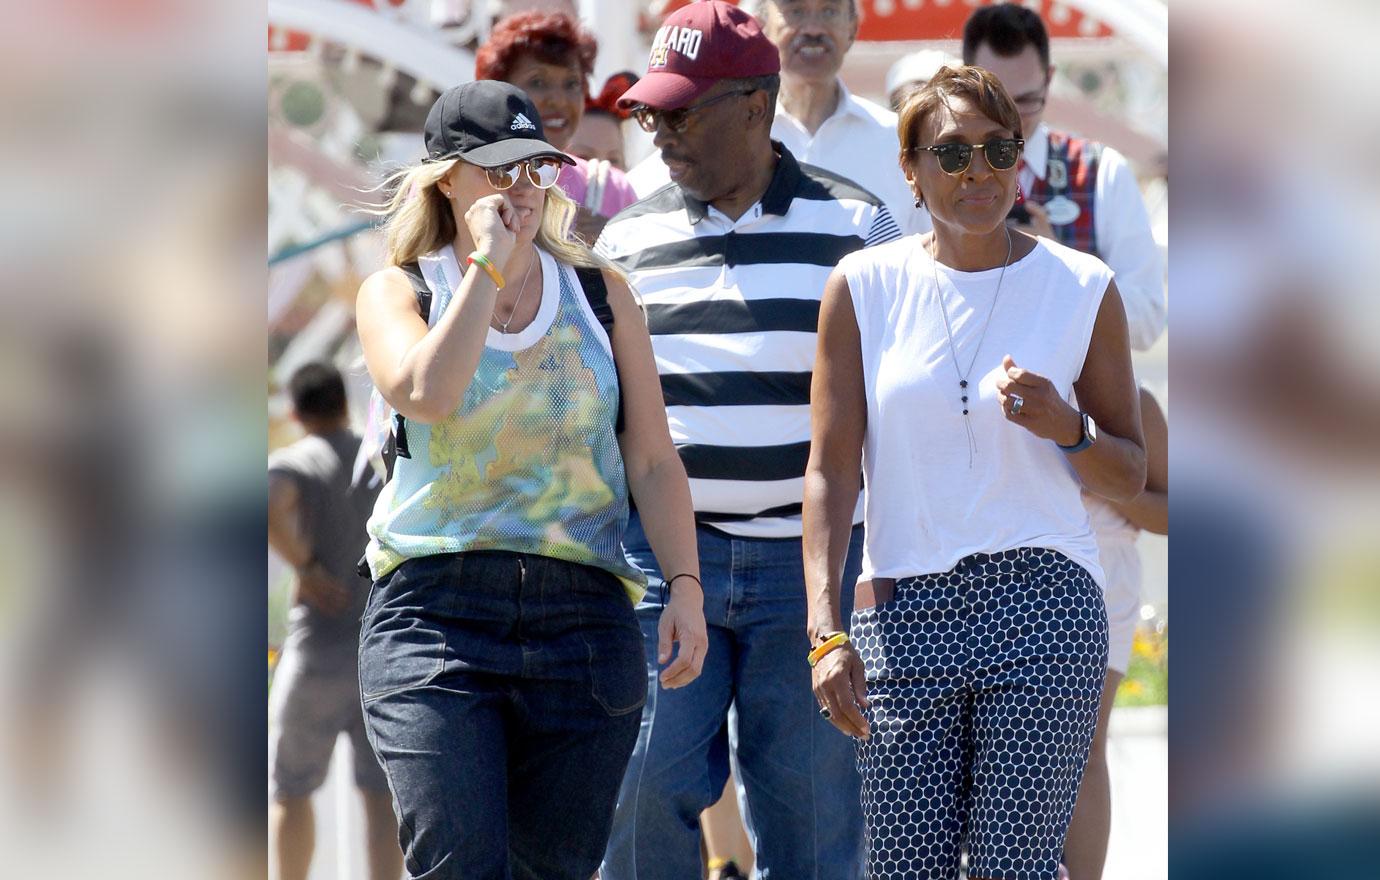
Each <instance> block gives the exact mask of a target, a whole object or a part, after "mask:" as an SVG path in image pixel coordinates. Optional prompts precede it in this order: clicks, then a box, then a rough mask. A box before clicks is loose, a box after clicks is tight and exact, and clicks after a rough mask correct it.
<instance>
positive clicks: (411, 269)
mask: <svg viewBox="0 0 1380 880" xmlns="http://www.w3.org/2000/svg"><path fill="white" fill-rule="evenodd" d="M398 268H399V269H401V270H403V274H405V275H407V280H408V281H411V282H412V291H413V292H414V293H416V294H417V306H418V307H419V308H420V309H421V311H422V320H423V321H427V322H430V321H431V288H430V287H428V286H427V283H426V278H425V277H423V276H422V267H421V266H420V265H418V263H417V261H416V260H413V261H412V262H410V263H403V264H402V265H401V266H399V267H398Z"/></svg>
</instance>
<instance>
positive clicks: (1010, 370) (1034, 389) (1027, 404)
mask: <svg viewBox="0 0 1380 880" xmlns="http://www.w3.org/2000/svg"><path fill="white" fill-rule="evenodd" d="M1001 368H1002V371H1003V372H1002V375H1000V376H998V377H997V402H998V403H999V404H1000V405H1001V410H1002V412H1003V413H1004V414H1005V415H1006V420H1007V421H1009V422H1015V423H1016V424H1018V425H1020V426H1021V427H1022V428H1025V429H1026V430H1027V431H1029V432H1030V433H1032V434H1034V435H1035V436H1036V437H1043V438H1045V439H1046V440H1053V441H1054V442H1055V443H1059V444H1062V445H1064V446H1072V445H1073V444H1075V443H1077V442H1078V438H1079V437H1081V436H1083V423H1082V421H1081V420H1080V419H1079V416H1078V410H1076V409H1074V408H1073V407H1072V406H1069V402H1068V401H1067V400H1064V398H1062V397H1060V396H1059V392H1058V391H1057V390H1056V389H1055V388H1054V383H1053V382H1051V381H1049V380H1048V379H1046V378H1045V377H1044V376H1041V375H1040V374H1038V373H1032V372H1031V371H1029V370H1027V369H1024V368H1022V367H1018V366H1016V362H1015V361H1014V360H1012V359H1011V355H1009V354H1008V355H1007V356H1005V357H1004V358H1002V359H1001Z"/></svg>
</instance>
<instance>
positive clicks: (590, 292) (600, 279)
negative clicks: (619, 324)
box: [575, 267, 623, 434]
mask: <svg viewBox="0 0 1380 880" xmlns="http://www.w3.org/2000/svg"><path fill="white" fill-rule="evenodd" d="M575 275H576V276H577V277H579V279H580V288H581V289H582V290H584V292H585V300H586V301H588V302H589V309H590V311H592V312H594V317H595V318H597V319H598V320H599V325H600V326H602V327H603V328H604V332H605V333H606V334H608V337H609V346H610V347H612V346H613V308H612V307H611V306H610V305H609V288H608V284H607V283H605V281H604V273H603V271H602V270H600V269H596V268H590V267H577V268H576V269H575ZM613 370H614V372H615V373H617V372H618V358H616V357H615V358H614V359H613ZM613 430H614V431H615V432H616V433H619V434H621V433H623V378H622V377H621V376H620V377H619V378H618V417H617V418H616V419H615V420H614V425H613Z"/></svg>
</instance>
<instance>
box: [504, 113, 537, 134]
mask: <svg viewBox="0 0 1380 880" xmlns="http://www.w3.org/2000/svg"><path fill="white" fill-rule="evenodd" d="M508 128H509V130H511V131H536V130H537V126H536V125H534V124H533V122H532V120H530V119H528V118H527V116H526V114H524V113H519V114H518V115H516V116H514V117H513V124H512V125H510V126H508Z"/></svg>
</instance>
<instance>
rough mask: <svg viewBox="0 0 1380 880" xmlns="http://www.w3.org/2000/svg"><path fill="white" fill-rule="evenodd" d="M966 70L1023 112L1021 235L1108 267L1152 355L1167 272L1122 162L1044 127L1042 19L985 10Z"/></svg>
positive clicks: (1046, 64) (1006, 9)
mask: <svg viewBox="0 0 1380 880" xmlns="http://www.w3.org/2000/svg"><path fill="white" fill-rule="evenodd" d="M963 63H965V64H975V65H977V66H978V67H983V68H986V69H987V70H990V71H991V72H992V73H993V74H994V75H996V77H997V79H999V80H1001V83H1002V85H1003V86H1004V87H1005V88H1006V91H1007V93H1008V94H1010V95H1011V98H1012V100H1014V101H1015V102H1016V109H1017V110H1018V111H1020V114H1021V129H1022V132H1023V133H1024V135H1025V153H1024V156H1023V160H1024V161H1023V164H1022V167H1021V170H1020V178H1019V181H1020V185H1021V192H1022V193H1024V194H1025V195H1026V196H1028V197H1029V198H1027V199H1026V201H1025V203H1024V205H1025V208H1026V209H1027V211H1028V212H1029V218H1030V219H1029V222H1028V225H1025V226H1024V227H1023V228H1025V230H1026V231H1027V232H1031V233H1033V234H1035V235H1043V236H1045V237H1046V238H1051V239H1054V240H1055V241H1059V242H1061V243H1063V244H1066V245H1069V246H1070V247H1076V248H1078V249H1079V250H1082V251H1087V252H1089V253H1092V254H1094V255H1095V256H1097V257H1099V258H1101V260H1102V262H1104V263H1106V264H1107V265H1108V266H1110V267H1111V268H1112V271H1113V272H1115V273H1116V286H1117V289H1118V290H1120V291H1121V299H1122V302H1123V303H1124V304H1125V306H1126V319H1127V322H1128V324H1129V329H1130V331H1131V347H1132V348H1134V349H1135V350H1137V351H1145V350H1146V349H1148V348H1150V346H1152V345H1154V343H1155V340H1156V339H1158V338H1159V336H1160V334H1161V333H1162V332H1164V327H1165V321H1166V318H1167V314H1168V312H1167V307H1166V304H1165V293H1164V265H1163V262H1162V260H1161V257H1160V250H1159V247H1158V245H1156V243H1155V237H1154V233H1153V232H1152V230H1151V227H1150V218H1149V216H1148V215H1147V213H1146V211H1145V202H1144V200H1143V199H1142V198H1141V194H1140V187H1139V186H1138V184H1137V183H1136V176H1135V174H1134V173H1133V172H1132V171H1131V166H1130V165H1128V164H1127V162H1126V158H1125V157H1124V156H1122V155H1121V154H1120V153H1118V152H1117V151H1116V150H1114V149H1112V148H1111V147H1109V146H1107V145H1105V144H1100V143H1097V142H1095V141H1089V140H1086V139H1084V138H1078V137H1073V136H1071V135H1069V134H1068V133H1066V132H1061V131H1055V130H1051V129H1050V128H1049V126H1047V125H1045V124H1044V122H1043V121H1042V120H1043V117H1044V111H1045V103H1046V101H1047V99H1048V97H1049V86H1050V82H1051V81H1052V80H1053V77H1054V65H1052V64H1051V63H1050V60H1049V35H1048V32H1047V31H1046V30H1045V26H1044V22H1043V21H1041V20H1040V16H1039V15H1038V14H1036V13H1035V12H1032V11H1030V10H1029V9H1026V8H1025V7H1023V6H1021V5H1019V4H1016V3H1002V4H998V5H993V6H984V7H981V8H980V9H978V10H976V11H975V12H974V13H973V14H972V15H971V16H969V18H968V21H967V23H966V24H965V25H964V27H963ZM783 88H784V86H783ZM1052 145H1053V147H1052ZM1051 160H1052V161H1051ZM806 161H808V160H806ZM1080 169H1081V170H1083V171H1085V172H1088V174H1087V178H1088V179H1087V180H1086V186H1080V173H1079V172H1080ZM1089 214H1091V217H1089V216H1088V215H1089Z"/></svg>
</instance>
